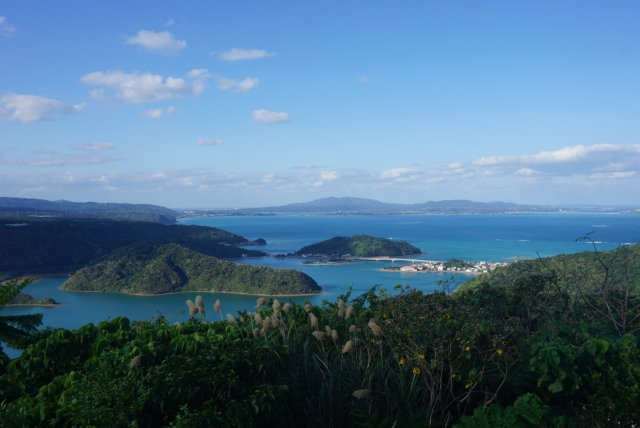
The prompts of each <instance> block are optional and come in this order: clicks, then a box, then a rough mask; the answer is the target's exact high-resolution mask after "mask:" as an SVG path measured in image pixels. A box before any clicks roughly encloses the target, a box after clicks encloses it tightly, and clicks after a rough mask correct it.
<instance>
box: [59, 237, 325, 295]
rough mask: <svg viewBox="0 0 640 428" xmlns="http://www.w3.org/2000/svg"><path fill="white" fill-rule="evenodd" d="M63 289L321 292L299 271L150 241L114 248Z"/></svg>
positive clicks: (150, 292)
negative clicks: (240, 261) (229, 258)
mask: <svg viewBox="0 0 640 428" xmlns="http://www.w3.org/2000/svg"><path fill="white" fill-rule="evenodd" d="M61 288H62V289H63V290H69V291H101V292H121V293H127V294H143V295H157V294H166V293H176V292H181V291H205V292H233V293H246V294H261V295H294V294H317V293H319V292H320V291H321V287H320V286H319V285H318V284H317V283H316V282H315V281H314V280H313V279H312V278H311V277H309V276H308V275H306V274H304V273H302V272H299V271H296V270H289V269H271V268H267V267H262V266H253V265H242V264H236V263H232V262H228V261H224V260H220V259H218V258H215V257H212V256H209V255H205V254H201V253H198V252H195V251H193V250H190V249H188V248H186V247H183V246H181V245H177V244H161V245H160V244H153V243H150V242H139V243H136V244H133V245H129V246H126V247H122V248H119V249H117V250H115V251H114V252H113V253H111V254H110V255H109V256H108V257H106V258H105V259H103V260H101V261H99V262H97V263H94V264H92V265H90V266H87V267H85V268H83V269H80V270H79V271H77V272H76V273H75V274H74V275H73V276H71V278H69V279H68V280H67V281H66V282H65V283H64V284H63V285H62V287H61Z"/></svg>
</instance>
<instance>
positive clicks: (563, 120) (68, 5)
mask: <svg viewBox="0 0 640 428" xmlns="http://www.w3.org/2000/svg"><path fill="white" fill-rule="evenodd" d="M639 19H640V3H638V2H637V1H612V2H601V1H598V2H591V1H575V2H572V1H563V2H557V1H536V2H513V1H483V2H477V1H444V0H443V1H428V2H426V1H408V2H400V3H398V2H390V1H382V2H378V1H372V0H367V1H343V2H306V1H305V2H301V1H269V2H256V1H240V0H239V1H233V2H224V3H223V2H205V1H202V2H199V1H190V2H158V1H148V2H145V1H136V2H125V1H110V2H79V1H74V2H70V1H55V2H36V1H29V0H25V1H20V2H12V1H4V0H0V64H2V65H1V66H0V196H16V197H30V198H44V199H67V200H73V201H87V200H91V201H99V202H106V201H113V202H140V203H155V204H160V205H165V206H169V207H234V206H238V207H239V206H245V207H246V206H264V205H275V204H281V203H290V202H303V201H308V200H312V199H316V198H319V197H325V196H358V197H367V198H374V199H378V200H382V201H386V202H406V203H409V202H424V201H427V200H441V199H472V200H476V201H494V200H503V201H512V202H520V203H537V204H557V203H571V204H625V205H631V204H640V43H638V41H639V40H640V25H638V20H639Z"/></svg>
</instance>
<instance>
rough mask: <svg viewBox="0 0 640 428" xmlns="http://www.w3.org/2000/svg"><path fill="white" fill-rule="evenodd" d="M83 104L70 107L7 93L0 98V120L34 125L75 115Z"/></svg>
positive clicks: (39, 98) (37, 98)
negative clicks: (58, 117) (62, 116)
mask: <svg viewBox="0 0 640 428" xmlns="http://www.w3.org/2000/svg"><path fill="white" fill-rule="evenodd" d="M83 107H84V103H82V104H76V105H70V104H66V103H63V102H62V101H58V100H54V99H51V98H44V97H39V96H37V95H22V94H14V93H11V92H10V93H8V94H6V95H4V96H2V98H0V118H4V119H6V120H8V121H11V122H20V123H34V122H39V121H42V120H53V119H55V118H56V117H57V116H61V115H65V114H76V113H78V112H79V111H80V110H82V108H83Z"/></svg>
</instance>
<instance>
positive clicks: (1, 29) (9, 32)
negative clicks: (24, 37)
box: [0, 15, 16, 37]
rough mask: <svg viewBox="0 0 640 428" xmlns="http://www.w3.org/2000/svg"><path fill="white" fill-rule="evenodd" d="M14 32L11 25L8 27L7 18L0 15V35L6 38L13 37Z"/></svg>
mask: <svg viewBox="0 0 640 428" xmlns="http://www.w3.org/2000/svg"><path fill="white" fill-rule="evenodd" d="M15 32H16V29H15V28H14V27H12V26H11V25H9V22H7V18H6V17H4V16H2V15H0V34H2V35H3V36H6V37H8V36H13V35H14V34H15Z"/></svg>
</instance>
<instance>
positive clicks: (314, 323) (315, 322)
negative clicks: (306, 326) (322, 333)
mask: <svg viewBox="0 0 640 428" xmlns="http://www.w3.org/2000/svg"><path fill="white" fill-rule="evenodd" d="M309 317H310V318H311V327H315V328H318V318H316V316H315V315H314V314H313V312H312V313H310V314H309Z"/></svg>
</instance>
